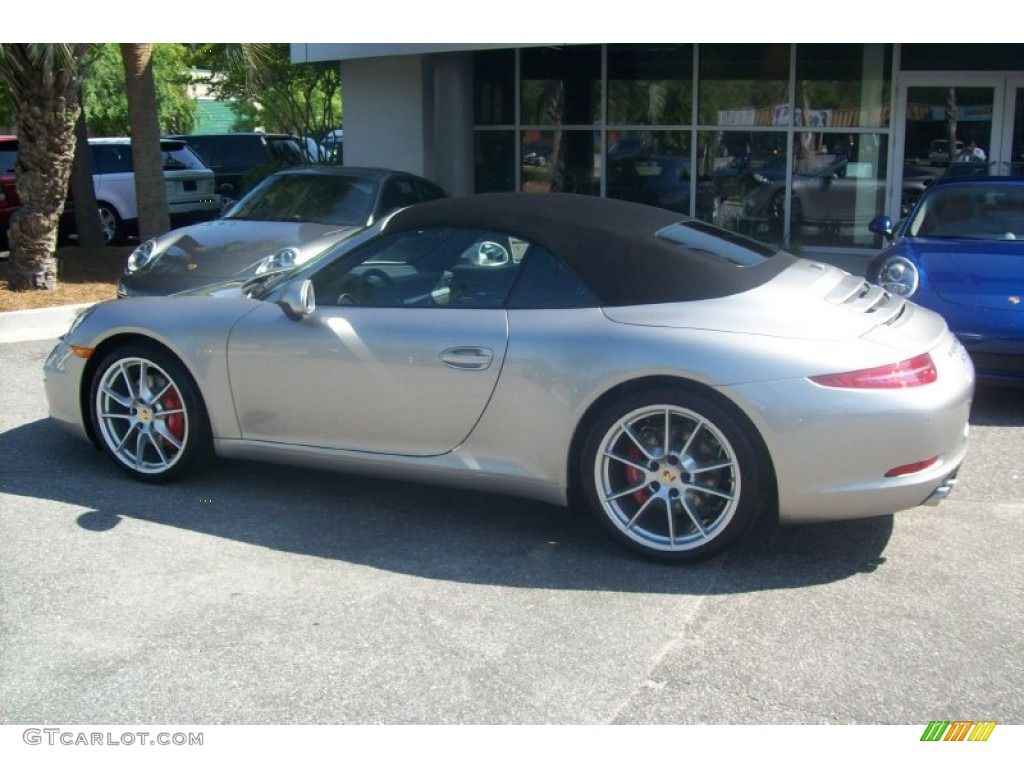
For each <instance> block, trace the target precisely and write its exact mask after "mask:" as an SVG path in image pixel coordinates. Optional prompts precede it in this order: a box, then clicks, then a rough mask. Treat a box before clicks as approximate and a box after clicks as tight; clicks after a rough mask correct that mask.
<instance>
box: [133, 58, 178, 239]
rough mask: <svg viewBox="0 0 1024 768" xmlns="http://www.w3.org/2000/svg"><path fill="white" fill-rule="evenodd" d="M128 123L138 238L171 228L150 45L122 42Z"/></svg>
mask: <svg viewBox="0 0 1024 768" xmlns="http://www.w3.org/2000/svg"><path fill="white" fill-rule="evenodd" d="M121 58H122V59H123V60H124V73H125V90H126V92H127V95H128V122H129V124H130V125H131V134H132V163H133V165H134V169H135V197H136V200H137V202H138V206H139V239H140V240H148V239H149V238H151V237H156V236H157V235H162V234H163V233H164V232H166V231H167V230H169V229H170V228H171V221H170V215H169V214H168V210H167V190H166V189H165V187H164V167H163V156H162V154H161V152H160V121H159V113H158V111H157V105H156V84H155V83H154V81H153V44H152V43H121Z"/></svg>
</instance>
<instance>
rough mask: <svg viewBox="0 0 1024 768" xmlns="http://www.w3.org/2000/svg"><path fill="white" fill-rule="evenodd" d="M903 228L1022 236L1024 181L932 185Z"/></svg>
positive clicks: (916, 232) (917, 233) (924, 233)
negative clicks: (1013, 183) (1018, 182)
mask: <svg viewBox="0 0 1024 768" xmlns="http://www.w3.org/2000/svg"><path fill="white" fill-rule="evenodd" d="M906 231H907V234H908V235H909V236H910V237H935V238H966V239H970V240H1024V185H1010V184H963V185H950V186H944V187H935V188H934V189H932V190H931V193H930V194H929V195H927V196H926V197H925V199H924V200H923V201H922V202H921V205H920V207H919V208H918V209H917V211H916V212H915V213H914V218H913V219H911V221H910V222H909V223H908V225H907V230H906Z"/></svg>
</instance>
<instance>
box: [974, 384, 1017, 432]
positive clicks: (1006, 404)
mask: <svg viewBox="0 0 1024 768" xmlns="http://www.w3.org/2000/svg"><path fill="white" fill-rule="evenodd" d="M971 424H972V425H973V426H978V427H981V426H984V427H1024V386H996V385H992V384H979V385H978V386H977V387H976V388H975V391H974V403H973V404H972V406H971Z"/></svg>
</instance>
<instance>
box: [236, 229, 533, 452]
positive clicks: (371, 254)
mask: <svg viewBox="0 0 1024 768" xmlns="http://www.w3.org/2000/svg"><path fill="white" fill-rule="evenodd" d="M512 250H513V249H512V248H511V247H510V246H509V245H508V242H507V238H506V239H505V240H504V242H502V240H501V236H500V235H497V234H495V233H488V232H479V231H474V230H455V229H444V230H419V231H416V232H410V233H401V234H399V235H397V236H388V237H384V238H382V239H380V240H377V241H374V242H373V243H371V244H369V245H368V246H366V247H364V248H363V249H360V251H359V252H357V254H355V255H353V256H350V257H349V258H346V259H345V260H344V262H343V263H342V262H338V263H336V264H331V265H328V266H326V267H325V268H324V269H322V270H321V271H319V272H317V273H316V274H314V275H313V277H312V280H313V288H314V291H315V292H316V302H317V307H316V309H315V311H314V312H313V313H312V314H311V315H309V316H307V317H305V318H303V319H301V320H292V319H289V318H288V317H287V316H286V315H285V313H284V312H283V311H282V310H281V308H280V307H277V306H275V305H273V304H269V303H268V304H266V305H264V306H263V307H260V308H259V309H257V310H256V311H254V312H251V313H249V314H248V315H246V316H245V317H244V318H243V319H242V320H241V321H240V322H239V323H238V325H237V326H236V327H235V328H234V330H233V331H232V333H231V338H230V342H229V349H228V364H229V371H230V376H231V388H232V394H233V396H234V401H235V408H236V413H237V416H238V420H239V424H240V426H241V431H242V437H243V438H245V439H251V440H268V441H274V442H282V443H290V444H297V445H308V446H315V447H317V448H333V449H347V450H356V451H372V452H376V453H390V454H403V455H415V456H428V455H437V454H441V453H445V452H447V451H450V450H452V449H453V448H455V447H456V446H458V445H459V444H460V443H461V442H462V441H463V440H465V438H466V437H467V436H468V435H469V433H470V432H471V431H472V430H473V427H474V426H475V424H476V422H477V421H478V420H479V418H480V416H481V414H482V413H483V411H484V408H485V407H486V405H487V402H488V400H489V399H490V397H491V394H492V392H493V391H494V387H495V385H496V383H497V380H498V376H499V374H500V372H501V366H502V363H503V361H504V358H505V351H506V347H507V344H508V322H507V316H506V312H505V310H504V308H503V304H504V300H505V296H506V295H507V292H508V289H509V288H510V287H511V283H512V279H513V278H514V275H515V272H516V270H517V269H518V260H517V259H515V258H513V256H512Z"/></svg>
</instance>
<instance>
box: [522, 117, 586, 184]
mask: <svg viewBox="0 0 1024 768" xmlns="http://www.w3.org/2000/svg"><path fill="white" fill-rule="evenodd" d="M596 134H597V132H596V131H592V130H588V131H580V130H575V131H573V130H552V131H542V130H529V131H523V132H522V138H521V140H520V164H521V166H522V179H523V182H522V191H523V192H572V193H575V194H581V195H597V194H600V191H601V175H600V167H599V162H598V159H599V157H600V155H599V151H598V147H599V141H598V137H597V135H596Z"/></svg>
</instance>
